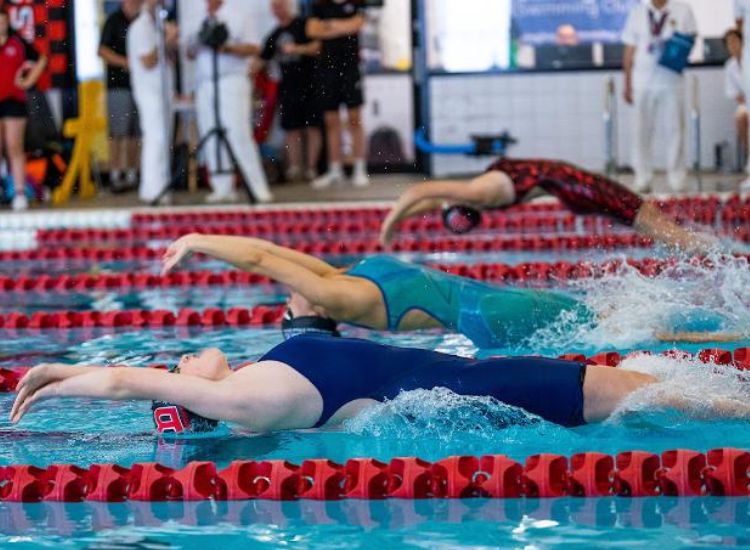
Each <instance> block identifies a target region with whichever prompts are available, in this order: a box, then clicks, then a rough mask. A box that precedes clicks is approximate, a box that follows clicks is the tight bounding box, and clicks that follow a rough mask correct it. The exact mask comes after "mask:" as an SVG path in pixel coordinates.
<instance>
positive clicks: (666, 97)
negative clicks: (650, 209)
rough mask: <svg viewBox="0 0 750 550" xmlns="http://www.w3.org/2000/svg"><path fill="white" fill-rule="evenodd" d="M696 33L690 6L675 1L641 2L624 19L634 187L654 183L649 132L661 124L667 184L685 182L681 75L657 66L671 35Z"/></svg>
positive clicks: (682, 184)
mask: <svg viewBox="0 0 750 550" xmlns="http://www.w3.org/2000/svg"><path fill="white" fill-rule="evenodd" d="M676 32H679V33H681V34H686V35H695V34H697V25H696V22H695V16H694V14H693V10H692V8H691V7H690V6H689V5H688V4H686V3H684V2H679V1H676V0H647V1H646V2H644V3H642V4H639V5H637V6H635V7H634V8H633V9H632V10H631V12H630V15H629V16H628V20H627V23H626V24H625V30H624V32H623V42H624V43H625V58H624V62H623V66H624V69H625V101H626V102H627V103H628V104H631V105H634V106H635V136H634V140H633V165H634V166H633V168H634V169H635V184H634V185H635V189H636V191H638V192H647V191H649V190H650V188H651V185H652V183H653V179H654V158H653V157H654V151H653V145H654V134H655V133H656V130H657V122H661V121H663V123H664V128H663V130H664V131H665V135H666V142H667V180H668V182H669V185H670V187H671V188H672V189H673V190H674V191H683V190H684V189H685V187H686V184H687V160H686V151H685V133H686V130H685V89H684V76H683V75H682V74H680V73H678V72H676V71H674V70H672V69H669V68H667V67H665V66H663V65H661V64H660V63H659V61H660V59H661V56H662V53H663V51H664V45H665V44H666V43H667V41H668V40H669V39H670V38H672V36H673V35H674V33H676Z"/></svg>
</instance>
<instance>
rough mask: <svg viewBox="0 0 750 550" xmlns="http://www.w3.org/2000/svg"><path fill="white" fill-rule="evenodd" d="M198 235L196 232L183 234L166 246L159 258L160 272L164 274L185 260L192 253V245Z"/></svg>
mask: <svg viewBox="0 0 750 550" xmlns="http://www.w3.org/2000/svg"><path fill="white" fill-rule="evenodd" d="M197 237H198V235H196V234H191V235H185V236H184V237H180V238H179V239H177V240H176V241H175V242H173V243H172V244H171V245H169V248H167V251H166V252H165V253H164V256H163V257H162V259H161V262H162V268H161V274H162V275H166V274H167V273H169V272H171V271H172V270H173V269H174V268H175V267H177V266H178V265H179V264H180V263H181V262H182V261H183V260H186V259H187V258H189V257H190V255H191V254H192V253H193V246H194V244H195V240H196V238H197Z"/></svg>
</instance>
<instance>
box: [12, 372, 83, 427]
mask: <svg viewBox="0 0 750 550" xmlns="http://www.w3.org/2000/svg"><path fill="white" fill-rule="evenodd" d="M67 367H68V365H61V364H59V363H43V364H41V365H37V366H36V367H33V368H32V369H30V370H29V371H28V372H27V373H26V375H25V376H24V377H23V378H21V380H20V381H19V382H18V387H17V388H16V392H18V394H17V395H16V400H15V402H14V403H13V408H12V409H11V410H10V421H11V422H13V423H14V424H15V423H17V422H18V421H19V420H21V418H22V417H23V415H24V414H25V413H26V411H27V410H28V409H29V407H30V406H31V405H32V403H34V402H36V401H39V400H40V399H44V398H45V397H51V396H52V395H54V393H55V388H56V386H57V383H58V382H60V381H61V380H64V379H65V378H67V376H65V375H66V374H70V373H69V372H66V371H67V370H68V369H67ZM73 368H75V367H73Z"/></svg>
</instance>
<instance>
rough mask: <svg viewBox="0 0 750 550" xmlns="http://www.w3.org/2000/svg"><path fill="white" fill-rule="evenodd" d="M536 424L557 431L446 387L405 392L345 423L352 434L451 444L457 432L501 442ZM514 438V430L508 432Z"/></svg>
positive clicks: (518, 412) (489, 399) (526, 415)
mask: <svg viewBox="0 0 750 550" xmlns="http://www.w3.org/2000/svg"><path fill="white" fill-rule="evenodd" d="M529 425H535V426H537V427H538V429H540V430H550V429H552V430H554V429H556V428H555V427H554V426H551V425H550V424H546V423H544V422H543V421H542V420H541V419H540V418H539V417H538V416H535V415H532V414H530V413H528V412H526V411H524V410H522V409H519V408H517V407H511V406H509V405H506V404H504V403H501V402H500V401H497V400H496V399H494V398H492V397H473V396H463V395H457V394H455V393H453V392H452V391H450V390H448V389H446V388H435V389H433V390H414V391H408V392H402V393H401V394H399V395H398V396H396V397H395V398H394V399H393V400H391V401H386V402H384V403H378V404H376V405H373V406H372V407H370V408H368V409H366V410H364V411H363V412H361V413H360V414H359V415H357V416H356V417H355V418H353V419H350V420H348V421H346V422H345V423H344V429H345V430H346V431H347V432H349V433H355V434H359V435H369V436H373V437H386V438H393V439H399V440H404V439H407V440H419V439H422V438H429V439H432V440H439V441H445V442H446V443H448V442H451V441H452V440H453V439H454V437H455V436H456V434H457V433H461V434H471V435H472V436H474V437H478V438H481V439H488V440H492V441H497V438H498V431H499V430H501V429H507V428H511V427H514V426H515V427H519V426H521V427H522V426H529ZM505 436H506V437H509V438H511V439H512V437H513V433H512V430H511V431H509V432H506V434H505Z"/></svg>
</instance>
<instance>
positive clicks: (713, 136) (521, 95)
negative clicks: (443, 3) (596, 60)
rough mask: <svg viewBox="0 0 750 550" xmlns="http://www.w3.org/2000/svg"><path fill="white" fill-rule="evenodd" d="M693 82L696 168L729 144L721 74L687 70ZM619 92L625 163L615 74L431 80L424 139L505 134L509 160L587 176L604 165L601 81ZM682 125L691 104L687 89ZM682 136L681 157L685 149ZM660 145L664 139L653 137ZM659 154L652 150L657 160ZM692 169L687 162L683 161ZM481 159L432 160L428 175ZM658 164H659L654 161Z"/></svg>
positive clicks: (625, 127) (478, 165) (478, 166)
mask: <svg viewBox="0 0 750 550" xmlns="http://www.w3.org/2000/svg"><path fill="white" fill-rule="evenodd" d="M693 77H697V78H698V81H699V83H700V88H701V110H702V150H701V151H702V155H701V156H702V162H703V165H704V166H712V165H713V159H714V145H715V144H716V143H718V142H721V141H723V140H729V141H730V143H732V144H734V142H735V135H734V126H733V115H732V113H733V106H732V104H731V102H730V101H729V100H727V99H726V98H725V96H724V88H723V86H724V78H723V72H722V69H721V68H701V69H692V70H690V71H689V72H688V75H687V79H686V85H687V87H688V88H691V86H690V85H688V84H689V82H690V81H691V79H692V78H693ZM611 78H614V79H615V81H616V85H617V91H618V104H617V112H618V119H617V120H618V131H617V157H618V158H617V160H618V163H619V164H630V149H631V147H630V127H631V115H632V112H631V109H630V108H629V107H628V106H627V105H625V103H624V102H623V101H622V100H621V99H620V98H619V96H620V94H621V90H622V79H621V73H620V72H619V71H618V72H614V71H613V72H606V71H602V72H577V73H576V72H572V73H570V72H566V73H564V74H516V75H511V74H505V75H476V76H443V77H435V78H433V79H431V83H430V97H431V113H430V119H431V133H432V140H433V141H434V142H436V143H446V144H452V143H465V142H467V141H468V139H469V136H470V135H471V134H476V133H480V134H481V133H500V132H502V131H503V130H506V129H507V130H508V131H510V132H511V134H513V135H514V136H515V137H517V138H518V139H519V144H518V145H516V146H515V147H514V148H513V149H512V150H511V154H512V155H513V156H516V157H543V158H552V159H564V160H567V161H570V162H573V163H576V164H579V165H581V166H583V167H586V168H589V169H592V170H602V169H603V168H604V165H605V146H604V135H605V131H604V122H603V111H604V99H605V88H606V84H607V82H608V81H609V80H610V79H611ZM686 97H687V98H688V101H687V102H686V103H687V106H686V113H685V117H686V124H689V106H690V100H691V98H692V92H691V90H690V89H688V90H686ZM689 139H690V138H689V137H688V147H689V149H688V151H690V152H691V151H692V147H691V145H690V142H689ZM657 140H658V142H659V145H660V146H662V147H663V141H664V140H663V139H659V138H658V137H657ZM659 158H663V152H662V151H661V150H660V149H658V150H657V159H659ZM690 162H691V164H692V156H690ZM487 164H488V159H487V158H479V159H477V158H470V157H466V156H446V155H435V156H433V162H432V173H433V175H435V176H449V175H456V174H467V173H474V172H478V171H480V170H482V169H484V168H485V167H486V165H487ZM657 165H658V163H657Z"/></svg>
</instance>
